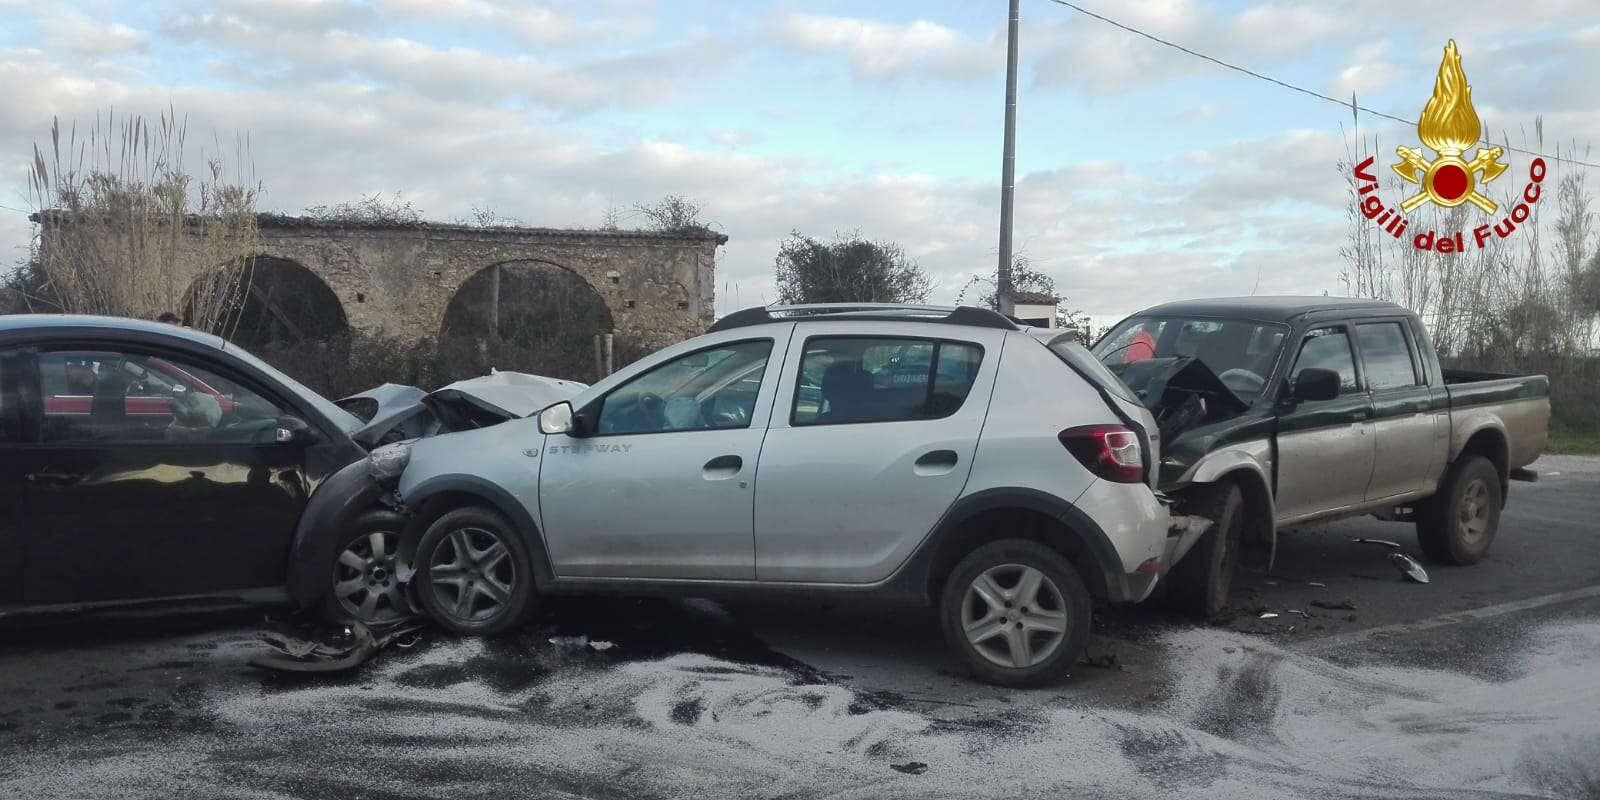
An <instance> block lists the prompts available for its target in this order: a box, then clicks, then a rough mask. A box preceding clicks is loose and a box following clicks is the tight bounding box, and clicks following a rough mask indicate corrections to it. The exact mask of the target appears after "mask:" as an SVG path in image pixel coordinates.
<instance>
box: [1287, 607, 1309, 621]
mask: <svg viewBox="0 0 1600 800" xmlns="http://www.w3.org/2000/svg"><path fill="white" fill-rule="evenodd" d="M1283 613H1285V614H1298V615H1299V616H1302V617H1305V618H1306V619H1311V615H1310V614H1308V613H1306V612H1304V611H1301V610H1300V609H1298V608H1289V609H1285V610H1284V612H1283Z"/></svg>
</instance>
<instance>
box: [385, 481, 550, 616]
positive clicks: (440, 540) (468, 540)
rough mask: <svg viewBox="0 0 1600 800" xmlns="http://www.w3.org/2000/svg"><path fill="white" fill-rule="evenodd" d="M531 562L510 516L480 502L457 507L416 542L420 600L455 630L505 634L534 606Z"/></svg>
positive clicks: (430, 611)
mask: <svg viewBox="0 0 1600 800" xmlns="http://www.w3.org/2000/svg"><path fill="white" fill-rule="evenodd" d="M532 563H533V562H532V560H530V558H529V556H528V546H527V545H526V544H525V543H524V542H523V540H522V535H521V534H520V533H518V532H517V529H516V528H515V527H514V526H513V525H512V524H511V523H510V522H509V521H507V520H506V518H505V517H503V516H501V515H500V514H499V513H497V512H495V511H492V510H490V509H487V508H481V507H477V506H469V507H467V508H458V509H456V510H454V511H450V512H447V513H445V514H444V515H442V516H440V517H439V518H438V519H436V520H434V521H433V524H432V525H429V526H428V530H427V532H426V533H424V534H423V535H422V540H421V541H419V542H418V543H417V554H416V558H415V567H416V573H415V577H414V578H413V581H414V582H415V583H416V596H417V600H418V602H420V603H421V604H422V608H423V610H425V611H427V612H428V616H429V617H431V618H432V619H433V620H434V621H435V622H437V623H438V624H439V626H440V627H442V628H444V629H445V630H447V631H450V632H451V633H454V634H458V635H465V636H492V635H494V634H497V633H503V632H505V631H508V630H511V629H513V628H515V627H517V626H518V625H520V624H522V622H523V621H524V620H525V619H527V617H528V615H529V614H530V613H532V611H533V610H534V606H535V604H536V602H537V597H536V595H535V593H534V586H533V569H532V566H531V565H532Z"/></svg>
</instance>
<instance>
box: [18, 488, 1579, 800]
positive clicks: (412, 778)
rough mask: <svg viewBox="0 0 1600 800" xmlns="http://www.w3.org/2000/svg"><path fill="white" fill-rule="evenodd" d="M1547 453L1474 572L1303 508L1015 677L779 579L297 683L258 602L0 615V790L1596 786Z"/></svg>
mask: <svg viewBox="0 0 1600 800" xmlns="http://www.w3.org/2000/svg"><path fill="white" fill-rule="evenodd" d="M1536 467H1537V468H1538V469H1539V471H1541V472H1542V473H1546V474H1544V475H1543V476H1542V479H1541V481H1540V482H1539V483H1536V484H1513V488H1512V495H1511V504H1510V506H1509V507H1508V508H1507V510H1506V513H1505V517H1504V520H1503V522H1502V527H1501V531H1500V534H1499V537H1498V539H1497V541H1496V542H1495V545H1494V550H1493V552H1492V554H1491V557H1490V558H1489V559H1488V560H1486V561H1484V562H1483V563H1481V564H1478V565H1475V566H1473V567H1466V568H1443V567H1431V568H1430V576H1431V582H1430V583H1429V584H1427V585H1418V584H1414V583H1407V582H1404V581H1403V580H1401V579H1400V577H1399V575H1398V573H1397V572H1395V571H1394V569H1393V568H1392V567H1391V566H1390V565H1389V564H1388V562H1387V561H1386V560H1385V556H1386V554H1387V551H1386V550H1384V549H1383V548H1379V547H1375V546H1373V545H1365V544H1356V543H1353V542H1352V541H1351V539H1352V538H1356V537H1363V536H1366V537H1378V538H1385V539H1392V540H1394V541H1396V542H1399V543H1400V544H1402V545H1403V547H1404V548H1405V549H1406V551H1407V552H1410V553H1412V554H1413V555H1417V556H1420V552H1418V551H1417V549H1416V546H1415V537H1414V535H1413V534H1412V532H1411V528H1410V526H1408V525H1403V524H1398V523H1385V522H1379V521H1376V520H1357V521H1349V522H1342V523H1337V524H1334V525H1329V526H1322V527H1319V528H1317V529H1312V530H1302V531H1296V532H1293V533H1292V534H1289V535H1286V537H1285V539H1284V541H1283V544H1282V545H1281V546H1280V548H1279V551H1278V557H1277V561H1276V563H1275V564H1274V567H1273V569H1272V571H1271V572H1270V573H1268V572H1249V573H1246V574H1245V575H1243V576H1242V579H1241V581H1240V585H1239V587H1238V590H1237V592H1236V595H1235V597H1234V600H1233V603H1234V606H1235V607H1236V608H1237V609H1240V611H1238V612H1237V613H1235V614H1234V615H1233V616H1232V617H1231V618H1229V619H1226V620H1221V621H1214V622H1213V623H1211V624H1207V625H1197V624H1194V623H1191V622H1189V621H1186V620H1183V619H1181V618H1179V617H1176V616H1173V615H1171V614H1168V613H1167V612H1164V611H1163V610H1161V609H1160V608H1159V607H1156V606H1142V607H1137V608H1132V609H1102V610H1100V611H1099V612H1098V617H1097V620H1096V628H1095V636H1094V637H1093V638H1092V640H1091V645H1090V651H1089V657H1088V658H1087V659H1086V660H1085V661H1084V662H1081V663H1080V664H1078V665H1077V666H1076V667H1075V668H1074V670H1073V674H1072V676H1071V677H1070V678H1068V679H1066V680H1064V681H1062V682H1061V683H1059V684H1057V685H1054V686H1050V687H1047V688H1044V689H1038V690H1031V691H1025V692H1017V691H1006V690H999V689H995V688H992V687H988V686H983V685H980V684H976V683H973V682H971V681H970V680H967V679H966V678H965V677H964V676H962V675H961V674H959V671H958V669H957V666H956V664H955V663H954V662H953V661H952V660H951V659H950V658H949V657H948V656H947V655H946V654H945V652H944V650H943V647H942V645H941V644H940V642H939V641H938V632H937V628H936V626H935V625H934V623H933V621H932V619H931V618H930V617H927V616H920V617H919V616H907V615H904V614H900V615H885V614H882V613H881V612H873V611H870V610H865V609H854V608H843V607H827V606H822V605H820V604H810V605H808V604H795V603H792V602H791V603H785V604H783V605H781V606H780V605H762V604H750V605H738V606H734V607H727V606H721V605H715V604H711V603H706V602H686V603H684V602H635V601H608V602H602V603H596V602H588V601H581V602H564V603H561V604H559V605H557V606H555V607H553V608H551V609H550V610H549V612H548V613H547V614H546V615H545V617H544V618H543V619H541V620H540V622H539V623H538V624H537V625H534V626H531V627H530V628H529V629H528V630H526V631H524V632H522V633H521V634H519V635H517V636H513V637H506V638H502V639H497V640H493V641H488V642H483V641H475V640H461V641H457V640H451V639H447V638H443V637H439V636H437V635H430V636H428V637H427V638H425V640H424V641H423V642H422V643H421V644H419V645H417V646H416V647H413V648H411V649H408V650H396V649H391V650H389V651H386V652H385V653H383V654H382V655H381V656H380V657H379V658H378V659H376V660H375V661H373V662H371V663H369V664H367V665H365V666H363V667H362V668H361V669H360V670H358V671H357V672H355V673H354V674H351V675H346V676H340V677H334V678H312V679H305V678H300V679H291V678H285V677H281V676H276V675H271V674H266V673H262V672H260V671H257V670H254V669H252V668H250V667H248V666H247V665H246V663H245V662H246V660H247V659H248V658H249V657H250V656H252V655H254V654H256V653H258V652H260V650H261V645H260V643H259V642H258V641H257V639H256V630H257V627H258V622H259V618H260V612H258V611H250V610H237V609H216V610H210V611H196V612H192V613H188V614H184V615H179V616H172V615H166V616H159V615H149V614H127V613H124V614H115V615H103V616H99V617H96V618H92V619H79V620H75V621H73V622H71V623H67V624H57V625H52V626H49V627H44V628H38V627H35V628H27V629H21V628H15V627H12V628H8V629H6V630H0V797H35V798H54V797H127V796H160V797H207V798H210V797H240V798H257V797H273V798H277V797H366V798H414V797H429V798H433V797H440V798H452V799H454V798H470V797H490V796H494V797H504V796H508V795H509V796H518V797H630V798H649V797H682V796H691V795H692V796H695V797H700V798H715V797H791V796H794V797H863V798H865V797H873V798H878V797H902V796H903V797H919V798H920V797H972V796H986V797H1028V796H1040V797H1043V796H1051V797H1107V798H1124V797H1126V798H1152V797H1185V798H1190V797H1218V798H1254V797H1260V798H1282V797H1313V798H1355V797H1407V798H1409V797H1427V798H1433V797H1463V798H1465V797H1472V798H1486V797H1545V798H1600V669H1596V668H1595V667H1594V666H1593V665H1594V664H1595V662H1596V656H1597V655H1600V547H1596V546H1595V545H1594V535H1595V533H1596V531H1597V530H1600V525H1597V524H1596V520H1600V459H1576V458H1553V457H1552V458H1546V459H1543V460H1541V461H1540V462H1539V463H1538V464H1537V465H1536ZM1313 582H1315V583H1320V584H1324V586H1321V587H1318V586H1312V585H1311V584H1312V583H1313ZM1312 601H1320V602H1322V603H1324V604H1339V603H1342V602H1343V601H1349V602H1350V604H1352V605H1354V606H1355V609H1354V610H1345V609H1341V610H1332V609H1325V608H1321V607H1318V606H1316V605H1313V604H1312ZM1291 609H1293V610H1296V611H1304V612H1306V613H1307V614H1309V615H1310V616H1309V617H1305V616H1301V615H1298V614H1291V613H1289V610H1291ZM1266 611H1270V612H1273V613H1277V614H1279V616H1278V617H1276V618H1270V619H1261V618H1260V616H1259V615H1260V614H1261V613H1263V612H1266ZM579 636H582V637H586V640H587V641H588V642H589V643H588V644H584V643H583V642H584V641H585V640H582V639H576V638H573V637H579ZM552 639H554V640H555V641H554V642H552V641H551V640H552ZM919 765H925V766H919Z"/></svg>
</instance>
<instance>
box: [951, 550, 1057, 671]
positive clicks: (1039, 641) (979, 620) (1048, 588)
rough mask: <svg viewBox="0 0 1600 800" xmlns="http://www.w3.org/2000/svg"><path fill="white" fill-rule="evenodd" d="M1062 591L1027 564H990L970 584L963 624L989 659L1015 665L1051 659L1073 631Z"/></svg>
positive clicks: (977, 647)
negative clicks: (990, 565) (1068, 633)
mask: <svg viewBox="0 0 1600 800" xmlns="http://www.w3.org/2000/svg"><path fill="white" fill-rule="evenodd" d="M1067 622H1068V620H1067V612H1066V603H1065V602H1064V601H1063V600H1062V597H1061V590H1060V589H1058V588H1056V585H1055V582H1053V581H1051V580H1050V579H1049V578H1048V577H1046V576H1045V574H1044V573H1043V572H1040V571H1039V570H1038V569H1035V568H1033V567H1029V566H1025V565H1022V564H1001V565H999V566H995V567H990V568H989V569H987V570H985V571H984V572H982V573H981V574H979V575H978V577H977V578H975V579H973V581H972V584H971V585H969V586H968V587H967V593H966V597H965V598H964V599H963V601H962V603H961V628H962V630H963V631H965V633H966V636H967V641H968V642H969V643H970V644H971V645H972V647H973V649H974V650H977V651H978V653H979V654H981V655H982V656H983V657H984V658H986V659H988V660H989V661H991V662H993V663H995V664H997V665H999V666H1002V667H1011V668H1015V669H1022V668H1026V667H1031V666H1033V665H1035V664H1039V663H1041V662H1043V661H1044V660H1045V659H1048V658H1049V657H1050V655H1051V654H1052V653H1054V652H1055V650H1056V648H1058V647H1060V646H1061V642H1062V641H1063V640H1065V639H1066V634H1067Z"/></svg>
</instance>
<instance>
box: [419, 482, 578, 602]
mask: <svg viewBox="0 0 1600 800" xmlns="http://www.w3.org/2000/svg"><path fill="white" fill-rule="evenodd" d="M447 495H466V496H471V497H475V498H477V499H478V500H480V501H481V502H482V504H483V505H485V506H487V507H488V508H490V509H492V510H494V511H496V512H498V513H499V514H500V515H502V516H504V517H505V518H506V519H507V520H509V521H510V522H511V524H512V526H514V527H515V528H516V530H517V532H518V533H520V534H522V535H523V541H524V544H526V545H527V546H528V555H529V557H530V558H531V559H532V561H533V564H532V566H533V578H534V587H535V588H536V589H543V588H544V587H546V586H548V585H549V584H550V583H551V581H553V580H554V579H555V572H554V570H552V569H551V566H550V551H549V550H548V549H547V548H546V546H545V541H544V532H543V531H542V530H541V529H540V528H539V525H538V523H537V522H535V521H534V519H533V514H532V513H531V512H529V511H528V509H527V507H526V506H524V505H523V504H522V503H521V502H519V501H518V500H517V498H516V497H514V496H512V494H511V493H510V492H508V491H506V490H505V489H504V488H503V487H501V486H499V485H497V484H495V483H494V482H492V481H489V480H487V479H484V478H480V477H478V476H476V475H467V474H463V473H452V474H446V475H435V476H433V477H431V478H428V479H426V480H424V481H422V482H421V483H418V484H417V485H415V486H413V487H411V488H410V489H409V490H408V491H407V492H406V494H405V495H404V497H402V498H401V499H402V500H404V501H405V503H406V505H407V506H408V507H409V508H411V509H412V511H411V513H412V515H413V516H412V523H411V526H410V528H409V529H408V531H407V534H406V539H407V542H408V545H406V546H411V547H414V546H415V544H416V541H417V540H419V539H421V538H422V534H423V533H424V528H425V526H426V525H427V524H429V523H431V522H433V519H434V518H436V516H437V515H429V516H428V517H423V516H420V514H421V511H422V509H424V508H425V507H427V506H428V505H429V501H431V500H436V499H439V498H441V497H444V496H447ZM456 507H457V508H459V507H461V506H456Z"/></svg>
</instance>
